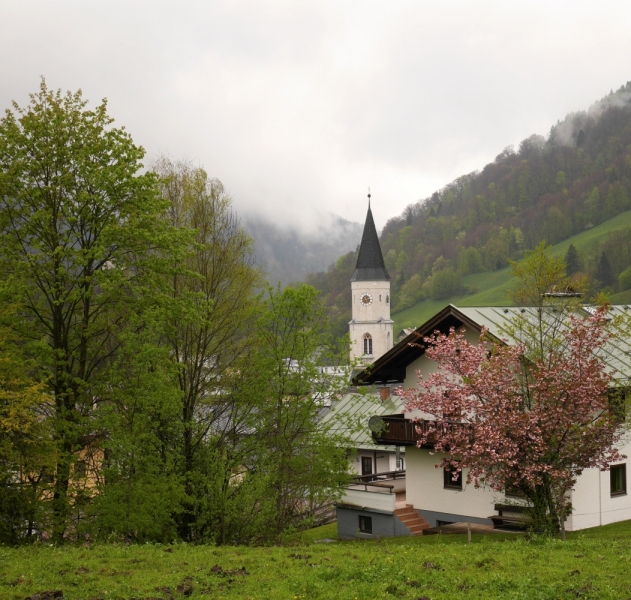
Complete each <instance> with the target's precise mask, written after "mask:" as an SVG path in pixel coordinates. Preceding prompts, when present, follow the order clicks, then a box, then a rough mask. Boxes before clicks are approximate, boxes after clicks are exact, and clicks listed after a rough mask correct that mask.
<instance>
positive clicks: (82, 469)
mask: <svg viewBox="0 0 631 600" xmlns="http://www.w3.org/2000/svg"><path fill="white" fill-rule="evenodd" d="M86 467H87V465H86V463H85V461H84V460H78V461H77V462H76V463H75V465H74V476H75V477H76V478H78V479H81V478H83V477H85V474H86V470H87V469H86Z"/></svg>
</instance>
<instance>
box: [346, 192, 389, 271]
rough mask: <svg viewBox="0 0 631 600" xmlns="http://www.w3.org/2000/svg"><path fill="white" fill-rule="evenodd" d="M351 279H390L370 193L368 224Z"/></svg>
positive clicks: (365, 226)
mask: <svg viewBox="0 0 631 600" xmlns="http://www.w3.org/2000/svg"><path fill="white" fill-rule="evenodd" d="M351 281H390V275H388V271H387V270H386V265H385V263H384V262H383V256H382V254H381V245H380V244H379V236H378V235H377V228H376V227H375V221H374V219H373V218H372V211H371V210H370V194H368V214H367V215H366V224H365V225H364V233H363V235H362V241H361V245H360V246H359V255H358V256H357V265H356V266H355V272H354V273H353V276H352V277H351Z"/></svg>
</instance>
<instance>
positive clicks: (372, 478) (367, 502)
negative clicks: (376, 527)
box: [338, 471, 405, 513]
mask: <svg viewBox="0 0 631 600" xmlns="http://www.w3.org/2000/svg"><path fill="white" fill-rule="evenodd" d="M401 503H403V504H402V505H403V506H404V505H405V471H389V472H387V473H373V474H372V475H361V476H359V477H354V478H353V480H352V483H351V484H350V485H349V486H348V487H347V488H346V491H345V492H344V495H343V496H342V498H341V499H340V501H339V503H338V506H341V507H348V508H354V509H360V510H366V509H368V510H378V511H382V512H387V513H394V511H395V509H396V508H397V505H398V504H401Z"/></svg>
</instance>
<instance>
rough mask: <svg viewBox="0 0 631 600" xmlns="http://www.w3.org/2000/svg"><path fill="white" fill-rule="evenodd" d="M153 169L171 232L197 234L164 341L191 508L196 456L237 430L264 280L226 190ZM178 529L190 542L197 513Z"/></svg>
mask: <svg viewBox="0 0 631 600" xmlns="http://www.w3.org/2000/svg"><path fill="white" fill-rule="evenodd" d="M153 168H154V170H155V172H157V173H158V174H159V175H160V190H161V194H162V196H163V197H164V198H165V200H167V201H168V202H169V209H168V212H167V218H168V220H169V222H170V224H171V225H173V226H174V227H185V228H191V229H193V230H194V231H195V236H194V239H193V240H191V253H190V255H189V256H188V257H187V258H186V259H185V260H184V261H183V263H182V266H183V267H184V269H182V270H181V271H180V272H177V273H175V274H174V275H173V278H172V289H173V295H174V302H173V304H172V307H173V310H174V312H173V314H172V315H170V318H169V324H170V326H169V327H168V328H167V333H166V336H165V340H166V343H167V345H168V347H169V349H170V355H171V357H172V360H173V363H174V365H176V367H177V386H178V388H179V390H180V399H181V411H180V419H181V434H182V441H181V444H180V445H179V448H180V449H181V468H182V472H183V475H184V477H185V479H186V482H187V483H186V485H187V488H186V489H187V494H188V497H189V499H190V503H191V506H192V505H194V504H195V500H194V498H195V497H196V496H197V491H196V489H195V486H194V485H193V483H192V482H193V480H195V481H199V477H198V476H193V475H192V474H193V473H194V472H196V471H198V470H199V469H200V468H202V466H200V464H199V462H198V459H197V457H198V454H199V453H200V452H202V453H204V454H207V453H208V452H209V450H208V449H204V448H203V446H204V445H207V444H208V443H211V444H220V445H221V444H223V443H225V439H224V434H225V433H227V431H229V430H230V428H231V427H232V426H233V424H234V422H233V418H234V416H235V415H234V411H235V410H237V408H236V407H235V404H234V402H235V401H234V398H232V399H231V398H230V396H231V390H232V389H233V388H234V385H236V380H238V379H239V377H240V375H239V373H240V372H241V371H242V365H241V362H240V361H241V359H242V357H243V356H244V355H245V354H247V353H248V352H249V345H250V344H251V343H252V340H251V335H250V334H249V331H250V330H251V329H252V328H253V325H254V322H255V318H256V317H257V311H258V304H257V302H256V298H255V294H254V287H255V286H256V285H257V283H258V281H259V273H258V271H257V269H256V268H255V267H254V265H253V260H252V240H251V238H250V237H249V236H248V235H247V234H246V233H245V232H244V231H243V230H242V229H241V228H240V226H239V222H238V219H237V217H236V215H235V214H234V212H233V211H232V208H231V199H230V197H229V196H228V195H227V194H226V192H225V190H224V188H223V186H222V184H221V182H219V181H218V180H216V179H210V178H209V177H208V175H207V174H206V172H205V171H204V170H203V169H201V168H197V167H193V166H192V165H191V164H189V163H185V162H173V161H171V160H169V159H167V158H165V157H162V158H160V159H158V160H157V161H155V162H154V164H153ZM237 412H238V411H237ZM205 464H207V463H205ZM180 521H181V524H180V535H181V536H182V537H183V538H184V539H191V536H192V535H193V533H192V530H193V529H194V521H195V516H194V510H193V509H192V508H191V510H187V511H185V512H184V513H182V515H181V518H180Z"/></svg>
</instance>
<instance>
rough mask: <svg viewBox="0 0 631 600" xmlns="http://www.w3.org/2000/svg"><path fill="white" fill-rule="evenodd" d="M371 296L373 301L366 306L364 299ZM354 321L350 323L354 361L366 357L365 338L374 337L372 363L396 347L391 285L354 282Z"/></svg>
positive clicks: (352, 292)
mask: <svg viewBox="0 0 631 600" xmlns="http://www.w3.org/2000/svg"><path fill="white" fill-rule="evenodd" d="M365 294H369V295H370V297H371V299H372V301H371V303H370V304H367V305H366V304H363V303H362V301H361V298H362V296H364V295H365ZM351 296H352V297H351V304H352V315H353V319H352V321H351V323H350V336H351V344H352V345H351V360H354V359H357V358H361V357H362V356H364V336H365V335H366V334H370V336H371V337H372V355H371V356H372V359H371V362H372V361H374V360H376V359H377V358H379V357H380V356H383V355H384V354H385V353H386V352H387V351H388V350H390V348H392V346H393V345H394V344H393V328H394V323H393V322H392V320H391V319H390V282H389V281H385V280H384V281H353V282H351Z"/></svg>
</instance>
